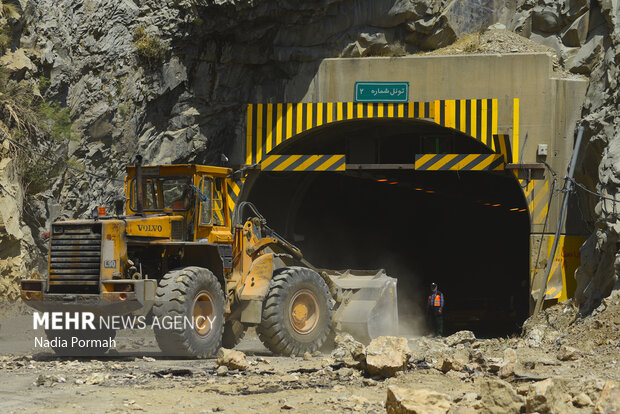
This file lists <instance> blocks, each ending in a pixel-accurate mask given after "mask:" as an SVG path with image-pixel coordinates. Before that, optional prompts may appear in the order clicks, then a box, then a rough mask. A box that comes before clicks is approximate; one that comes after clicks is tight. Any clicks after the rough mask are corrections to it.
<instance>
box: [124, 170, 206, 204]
mask: <svg viewBox="0 0 620 414" xmlns="http://www.w3.org/2000/svg"><path fill="white" fill-rule="evenodd" d="M191 184H192V182H191V177H190V176H171V177H148V178H144V179H143V193H144V200H143V204H144V210H145V211H159V210H163V209H164V208H171V209H173V210H188V209H190V208H191V207H192V204H193V201H194V191H193V190H192V187H191ZM131 206H132V207H131V208H132V209H133V210H136V180H135V179H134V180H132V183H131Z"/></svg>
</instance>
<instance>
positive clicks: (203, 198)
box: [200, 177, 212, 226]
mask: <svg viewBox="0 0 620 414" xmlns="http://www.w3.org/2000/svg"><path fill="white" fill-rule="evenodd" d="M200 192H201V193H202V194H201V195H200V224H201V225H203V226H205V225H210V224H211V217H212V209H211V179H210V178H206V177H205V178H203V179H202V180H201V183H200Z"/></svg>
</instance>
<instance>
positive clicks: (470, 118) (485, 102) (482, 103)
mask: <svg viewBox="0 0 620 414" xmlns="http://www.w3.org/2000/svg"><path fill="white" fill-rule="evenodd" d="M434 104H435V122H436V123H438V124H439V125H442V126H445V127H448V128H453V129H456V130H458V131H461V132H464V133H465V134H467V135H471V136H472V137H474V138H476V139H477V140H479V141H481V142H482V143H483V144H485V145H487V146H488V147H490V148H491V149H493V144H492V136H493V135H494V134H497V114H498V112H497V99H446V100H438V101H435V102H434Z"/></svg>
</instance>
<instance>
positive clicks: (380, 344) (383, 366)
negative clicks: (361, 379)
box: [366, 336, 411, 377]
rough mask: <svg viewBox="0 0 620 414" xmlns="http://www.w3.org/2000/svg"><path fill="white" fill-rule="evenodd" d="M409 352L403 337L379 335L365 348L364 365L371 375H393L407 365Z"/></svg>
mask: <svg viewBox="0 0 620 414" xmlns="http://www.w3.org/2000/svg"><path fill="white" fill-rule="evenodd" d="M410 357H411V352H410V351H409V344H408V343H407V339H405V338H397V337H394V336H380V337H378V338H376V339H373V340H372V341H371V342H370V344H369V345H368V347H367V348H366V367H367V370H368V373H370V374H371V375H380V376H382V377H393V376H395V375H396V373H397V372H398V371H403V370H405V368H406V367H407V363H408V362H409V358H410Z"/></svg>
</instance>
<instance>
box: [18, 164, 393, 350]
mask: <svg viewBox="0 0 620 414" xmlns="http://www.w3.org/2000/svg"><path fill="white" fill-rule="evenodd" d="M236 174H239V172H237V173H236ZM232 182H234V180H233V171H232V170H231V169H228V168H221V167H212V166H203V165H190V164H187V165H161V166H142V165H141V159H140V158H139V159H138V162H136V165H135V166H130V167H128V168H127V176H126V178H125V196H124V197H122V198H120V199H117V200H115V205H114V213H113V214H108V213H107V212H106V210H105V208H104V207H100V208H99V209H98V211H97V212H96V214H93V217H91V218H88V219H79V220H67V221H56V222H54V223H53V224H52V228H51V231H50V249H49V264H48V275H47V277H44V278H31V279H26V280H22V281H21V296H22V299H23V300H24V301H25V303H26V304H28V305H29V306H31V307H33V308H34V309H36V310H38V311H41V315H39V314H37V315H38V316H37V317H38V318H39V321H42V320H43V319H44V316H45V315H44V314H45V313H50V312H62V315H65V316H66V317H68V320H69V322H75V319H76V318H77V317H76V316H75V315H74V314H77V313H81V314H84V313H88V314H90V315H94V316H95V320H94V322H93V323H91V325H90V326H89V327H84V326H80V327H79V328H78V327H77V324H71V323H69V324H68V326H67V325H66V324H65V325H64V327H63V326H59V325H61V324H57V325H54V324H52V323H49V324H48V325H46V326H45V328H46V334H47V337H48V339H49V341H50V344H51V345H50V346H52V348H53V349H54V350H55V351H56V352H57V353H59V354H67V355H93V354H100V353H103V352H105V351H106V350H107V347H108V346H109V344H110V343H111V341H109V340H111V339H113V338H114V335H115V333H116V330H117V329H119V326H118V323H117V324H110V323H109V321H110V317H116V318H117V321H116V322H118V318H119V317H120V318H121V320H123V321H125V320H129V319H127V318H125V319H123V317H134V318H135V317H141V318H142V319H141V320H142V321H143V322H144V323H143V325H142V327H144V326H145V325H146V326H150V327H152V329H153V330H154V334H155V338H156V339H157V343H158V345H159V347H160V349H161V350H162V351H163V352H164V353H166V354H169V355H174V356H190V357H208V356H212V355H214V354H215V353H216V352H217V350H218V349H219V348H220V347H221V346H224V347H227V348H232V347H234V346H235V345H237V343H238V342H239V341H240V340H241V338H242V336H243V334H244V332H245V330H246V328H247V327H249V326H255V327H256V330H257V332H258V335H259V338H260V340H261V341H262V342H263V343H264V344H265V346H266V347H267V348H268V349H269V350H271V351H272V352H274V353H276V354H284V355H300V354H303V353H304V352H312V351H315V350H317V349H319V348H320V347H321V346H322V345H323V344H324V343H325V341H326V340H327V339H328V337H329V335H330V333H331V332H332V331H333V330H334V329H340V330H345V331H350V332H351V333H353V334H354V335H355V336H357V337H359V338H361V339H368V338H372V337H376V336H379V335H385V334H394V333H395V332H396V330H397V325H398V314H397V307H396V280H395V279H393V278H390V277H388V276H387V275H386V274H385V272H383V271H381V270H380V271H352V270H346V271H330V270H324V269H318V268H316V267H314V266H312V265H311V264H310V263H308V262H307V261H306V260H305V259H304V258H303V256H302V253H301V252H300V251H299V249H297V248H296V247H295V246H293V245H292V244H290V243H289V242H287V241H286V240H284V239H283V238H282V237H280V236H279V235H278V234H277V233H276V232H275V231H273V230H272V229H271V228H269V227H268V226H267V223H266V221H265V219H264V218H263V217H262V216H261V215H260V213H259V212H258V211H257V209H256V208H255V207H254V206H253V205H252V204H251V203H248V202H240V203H237V204H235V203H234V202H233V201H232V200H231V199H230V198H229V192H228V191H227V188H228V186H229V185H231V183H232ZM233 205H234V209H233V208H230V207H232V206H233ZM318 242H320V240H317V243H318ZM70 318H73V319H70ZM179 318H180V321H181V322H182V323H178V322H179ZM166 319H168V320H173V319H174V323H167V324H166V323H163V321H165V320H166ZM45 321H46V322H48V321H47V320H45ZM187 321H189V322H190V323H187ZM149 323H150V325H149ZM127 325H128V324H127V323H125V322H123V326H122V327H121V328H120V329H122V328H126V327H127ZM129 325H130V326H132V324H129ZM93 327H94V329H93ZM76 338H77V341H76ZM53 339H61V340H64V342H63V341H58V340H57V341H53ZM80 341H82V342H80ZM85 341H90V342H85ZM85 343H86V344H95V346H90V347H88V346H80V344H85Z"/></svg>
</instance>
